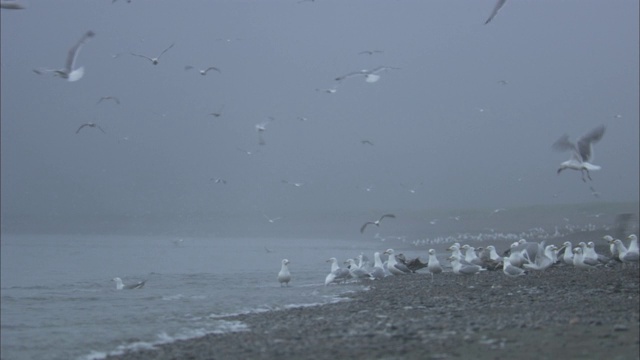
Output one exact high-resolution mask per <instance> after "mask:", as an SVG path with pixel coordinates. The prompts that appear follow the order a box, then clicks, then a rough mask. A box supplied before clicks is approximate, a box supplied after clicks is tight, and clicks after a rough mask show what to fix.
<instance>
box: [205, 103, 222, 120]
mask: <svg viewBox="0 0 640 360" xmlns="http://www.w3.org/2000/svg"><path fill="white" fill-rule="evenodd" d="M223 109H224V105H222V106H221V107H220V110H218V111H215V112H212V113H209V114H207V115H211V116H213V117H220V116H222V110H223Z"/></svg>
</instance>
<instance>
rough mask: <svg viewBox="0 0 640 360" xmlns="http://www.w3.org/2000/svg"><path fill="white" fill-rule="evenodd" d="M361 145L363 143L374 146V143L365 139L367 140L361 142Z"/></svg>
mask: <svg viewBox="0 0 640 360" xmlns="http://www.w3.org/2000/svg"><path fill="white" fill-rule="evenodd" d="M360 143H361V144H362V145H371V146H373V143H372V142H371V141H370V140H367V139H365V140H360Z"/></svg>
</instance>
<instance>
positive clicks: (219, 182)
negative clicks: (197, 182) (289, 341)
mask: <svg viewBox="0 0 640 360" xmlns="http://www.w3.org/2000/svg"><path fill="white" fill-rule="evenodd" d="M209 181H213V182H215V183H216V184H223V185H225V184H226V183H227V180H225V179H223V178H211V179H209Z"/></svg>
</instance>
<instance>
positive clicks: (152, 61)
mask: <svg viewBox="0 0 640 360" xmlns="http://www.w3.org/2000/svg"><path fill="white" fill-rule="evenodd" d="M173 45H175V43H174V44H171V45H169V47H168V48H166V49H164V50H162V52H161V53H160V55H158V57H154V58H150V57H148V56H145V55H139V54H134V53H129V54H130V55H133V56H137V57H141V58H144V59H147V60H149V61H151V63H152V64H153V65H158V62H159V61H160V58H161V57H162V55H164V53H166V52H167V51H169V49H171V48H172V47H173Z"/></svg>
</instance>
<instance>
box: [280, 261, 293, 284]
mask: <svg viewBox="0 0 640 360" xmlns="http://www.w3.org/2000/svg"><path fill="white" fill-rule="evenodd" d="M287 265H289V260H287V259H282V267H281V268H280V272H279V273H278V281H279V282H280V286H281V287H282V286H285V285H286V286H289V281H291V273H290V272H289V267H288V266H287Z"/></svg>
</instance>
